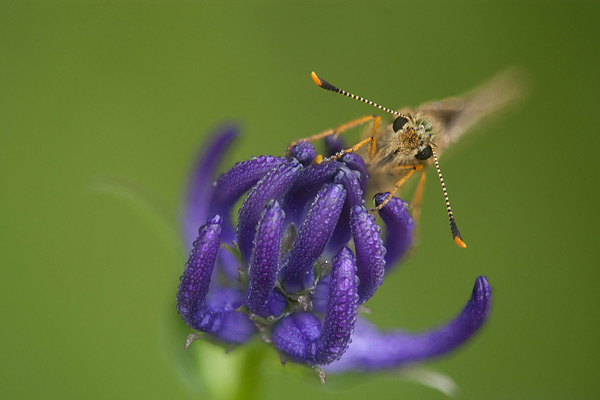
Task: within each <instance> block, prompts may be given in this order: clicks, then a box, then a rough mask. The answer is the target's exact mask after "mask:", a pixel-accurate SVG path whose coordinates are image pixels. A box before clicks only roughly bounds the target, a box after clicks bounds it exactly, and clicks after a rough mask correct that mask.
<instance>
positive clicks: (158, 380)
mask: <svg viewBox="0 0 600 400" xmlns="http://www.w3.org/2000/svg"><path fill="white" fill-rule="evenodd" d="M598 21H599V13H598V3H597V2H589V3H586V2H575V1H569V2H566V1H565V2H543V1H486V2H476V1H453V2H448V1H441V0H439V1H438V0H430V1H425V2H421V1H387V2H381V1H368V2H367V1H364V2H352V1H344V2H341V1H340V2H320V1H319V2H318V1H311V2H302V3H294V2H275V1H273V2H265V1H253V2H241V1H220V2H201V1H198V2H182V1H146V2H113V1H92V2H79V3H77V2H68V1H62V2H54V3H53V4H49V3H45V2H18V1H12V2H2V5H0V184H1V188H0V199H1V201H0V204H1V208H0V213H1V215H0V227H1V229H0V235H1V237H0V254H1V256H0V260H1V264H0V265H1V268H2V269H1V271H2V277H1V278H0V282H1V283H0V285H1V288H0V299H1V311H0V312H1V315H2V323H1V327H0V349H1V352H0V354H1V356H0V381H1V385H0V393H1V397H2V398H6V399H9V398H10V399H13V398H22V399H32V398H45V399H54V398H56V399H58V398H60V399H68V398H86V399H95V398H99V399H100V398H102V399H103V398H148V399H150V398H157V399H159V398H160V399H165V398H169V399H173V398H178V399H194V398H207V399H210V398H218V397H219V395H217V394H215V393H217V392H218V391H219V390H223V391H225V392H226V391H227V390H231V388H234V387H236V385H238V386H239V387H242V388H245V389H243V390H247V391H248V393H250V392H252V393H254V394H255V395H258V396H260V397H261V398H264V399H275V398H277V399H281V398H284V399H289V400H291V399H306V398H309V397H311V398H320V397H323V396H325V395H327V396H329V398H331V399H345V400H348V399H354V398H356V399H364V398H366V397H368V398H373V399H374V398H390V396H392V397H393V398H406V399H412V398H419V399H442V398H445V395H444V394H442V393H440V392H438V391H436V390H433V389H431V388H429V387H426V386H423V385H420V384H417V383H414V382H412V381H410V380H407V379H406V377H405V376H404V375H399V374H397V373H387V374H376V375H368V376H356V375H355V376H352V377H340V378H336V379H332V380H331V382H330V384H328V385H326V386H325V387H323V386H321V385H320V384H319V383H318V380H317V379H316V378H315V377H314V376H313V375H312V374H311V373H310V372H307V373H305V370H304V369H299V368H297V367H294V366H292V365H286V366H285V367H281V365H280V364H279V360H278V357H277V355H276V353H275V352H273V351H267V352H264V351H263V350H262V349H263V346H261V344H260V343H255V344H254V345H252V346H249V347H248V348H247V349H241V350H240V349H238V350H236V351H234V352H232V353H231V354H230V355H229V356H223V350H222V349H220V348H218V347H214V346H211V345H208V344H198V346H197V349H196V350H189V351H188V352H187V353H186V352H184V351H183V350H182V348H181V345H182V344H183V340H184V338H185V334H186V330H185V329H184V328H183V327H182V326H181V323H180V322H179V321H178V319H177V315H176V313H175V311H174V296H175V290H176V288H177V284H178V278H179V275H180V273H181V271H182V269H183V263H184V261H185V254H184V252H183V244H182V243H180V242H179V240H178V238H177V236H176V235H177V229H178V225H177V224H178V210H179V206H180V203H181V197H182V196H181V195H182V192H183V188H184V184H185V181H186V174H187V171H188V168H189V166H190V164H191V162H192V159H193V157H194V155H195V154H196V153H197V151H198V148H199V146H200V145H201V143H202V142H203V141H204V140H205V139H206V138H207V137H208V136H209V135H210V134H211V132H212V131H213V129H214V128H215V126H218V125H219V124H221V123H222V122H223V121H231V120H234V121H237V122H238V123H239V124H240V126H241V130H242V136H241V138H240V140H239V141H238V143H237V146H236V147H235V148H234V149H233V151H232V152H231V154H230V157H229V158H228V159H227V160H226V161H225V163H224V167H227V166H230V165H232V164H233V163H234V162H235V161H236V160H241V159H245V158H248V157H249V156H252V155H258V154H267V153H270V154H281V153H282V152H283V151H284V148H285V147H286V145H287V144H288V143H289V142H290V141H291V140H293V139H296V138H298V137H303V136H308V135H310V134H313V133H316V132H319V131H321V130H323V129H326V128H329V127H332V126H334V125H336V124H339V123H342V122H345V121H347V120H350V119H352V118H355V117H357V116H360V115H365V114H370V113H372V112H373V110H372V109H370V108H369V107H367V106H366V105H363V104H360V103H358V102H353V101H350V100H348V99H344V98H342V97H339V96H338V97H336V96H334V95H332V94H328V93H325V92H324V91H322V90H319V89H317V88H316V87H315V86H314V84H313V83H312V82H311V80H310V78H309V74H310V71H312V70H315V71H317V72H318V73H319V74H320V75H321V76H322V77H324V78H325V79H327V80H329V81H331V82H333V83H334V84H337V85H339V86H341V87H343V88H345V89H347V90H349V91H351V92H354V93H357V94H360V95H362V96H365V97H367V98H370V99H372V100H375V101H378V102H380V103H381V104H384V105H386V106H388V107H392V108H398V107H401V106H407V105H418V104H419V103H421V102H424V101H428V100H434V99H440V98H444V97H447V96H451V95H455V94H459V93H462V92H464V91H465V90H468V89H471V88H473V87H475V86H476V85H478V84H480V83H482V82H484V81H485V80H487V79H488V78H490V77H491V76H493V75H494V74H495V73H497V72H499V71H501V70H503V69H505V68H507V67H510V66H517V67H520V68H521V69H522V70H523V71H524V74H525V76H526V77H527V80H528V82H529V95H528V97H527V98H525V99H524V100H523V101H522V102H521V103H519V104H518V106H516V107H514V108H512V109H511V110H509V111H507V112H505V113H502V114H500V115H499V116H498V117H497V118H495V119H494V120H493V121H492V122H491V123H489V124H486V125H484V126H482V127H481V128H478V129H476V130H475V131H474V132H472V134H471V135H470V136H468V137H467V138H465V140H463V141H461V143H460V144H459V145H457V146H455V147H453V148H451V149H450V150H449V151H448V152H446V153H445V154H444V157H443V159H442V168H443V172H444V176H445V178H446V182H447V184H448V188H449V191H450V196H451V199H452V202H453V208H454V211H455V215H456V217H457V221H458V222H459V225H460V227H461V230H462V232H463V234H464V237H465V240H466V241H467V243H468V244H469V248H468V249H467V250H461V249H459V248H458V247H456V246H455V245H454V244H453V243H452V241H451V239H450V235H449V233H448V227H447V217H446V214H445V209H444V206H443V200H442V195H441V192H440V188H439V185H438V184H437V183H436V182H435V181H436V179H435V172H434V171H433V170H431V171H429V180H428V183H429V184H428V185H427V187H426V190H425V200H424V204H423V213H422V226H421V241H420V245H419V247H418V249H417V251H416V252H415V253H414V256H413V257H412V258H411V259H410V260H408V261H407V262H405V263H404V265H403V266H402V268H399V269H398V270H397V271H396V272H395V273H394V274H393V275H390V276H388V277H387V279H386V281H385V283H384V286H383V287H382V288H381V290H380V291H379V292H378V294H377V295H376V296H375V298H374V299H373V300H372V301H371V302H370V303H369V304H370V308H371V310H372V314H371V319H372V320H374V321H375V322H376V323H377V324H378V325H379V326H382V327H386V328H392V327H399V326H401V327H405V328H408V329H414V330H418V329H424V328H427V327H430V326H432V325H435V324H438V323H440V322H442V321H445V320H447V319H449V318H450V317H452V316H453V315H454V314H455V313H457V312H458V311H459V310H460V309H461V308H462V306H463V305H464V302H465V300H466V299H467V298H468V295H469V293H470V290H471V288H472V284H473V282H474V279H475V277H476V276H477V275H487V276H488V278H489V280H490V282H491V284H492V285H493V289H494V304H493V312H492V315H491V319H490V321H489V323H488V324H487V325H486V326H485V329H483V331H482V332H480V334H479V335H477V337H476V338H475V339H474V340H472V341H471V342H469V343H468V345H466V346H465V347H463V348H462V349H461V350H460V351H458V352H456V353H453V354H452V355H451V356H449V357H447V358H444V359H442V360H438V361H435V362H431V363H427V364H426V367H427V368H429V369H431V370H433V371H437V372H439V373H443V374H446V375H448V376H450V377H451V378H452V379H453V380H454V381H455V382H456V384H457V385H458V386H459V387H460V392H459V393H458V395H457V397H458V398H462V399H509V398H510V399H562V398H578V399H585V398H597V396H598V383H597V382H598V378H597V375H598V372H599V371H598V367H597V358H598V355H599V354H598V353H599V351H598V350H599V349H598V347H599V346H598V336H599V334H600V329H599V326H598V300H599V295H598V283H597V282H598V278H599V277H600V273H599V272H598V265H599V263H598V260H597V251H598V247H599V244H600V243H599V240H598V239H599V234H598V223H599V222H600V221H599V218H598V207H597V199H598V194H599V192H598V184H599V181H598V172H599V171H598V166H597V163H596V160H595V158H596V155H595V154H596V153H597V150H598V148H599V145H600V132H599V128H598V123H597V116H598V110H597V108H598V96H599V93H600V92H599V90H600V85H599V78H598V67H599V64H598V61H599V56H598V55H599V51H598V42H599V40H600V35H599V33H600V32H599V25H598ZM156 210H158V211H159V212H158V214H157V213H156ZM196 344H197V343H195V344H194V345H196ZM240 355H241V356H240ZM242 356H243V357H246V360H248V359H250V360H252V362H250V363H248V362H247V363H246V364H244V365H242V366H241V367H240V364H239V363H237V364H236V362H237V361H235V360H236V357H238V358H239V357H242ZM198 360H199V361H198ZM202 363H204V364H203V365H200V366H199V364H202ZM236 368H237V369H236ZM239 368H242V369H244V368H245V369H246V372H244V373H243V374H242V377H243V379H242V380H241V381H240V380H239V379H238V378H236V376H237V377H239V371H238V370H239ZM198 370H200V371H201V372H200V373H201V374H204V375H203V376H202V377H200V376H195V375H194V374H197V373H198ZM202 371H204V372H202ZM207 376H208V379H207V378H206V377H207ZM236 379H237V380H236ZM207 382H208V383H207ZM219 387H220V388H221V389H219ZM228 388H229V389H228ZM243 390H242V393H243ZM223 393H224V392H223ZM223 396H224V395H223Z"/></svg>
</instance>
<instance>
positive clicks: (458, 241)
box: [431, 147, 467, 249]
mask: <svg viewBox="0 0 600 400" xmlns="http://www.w3.org/2000/svg"><path fill="white" fill-rule="evenodd" d="M431 151H432V152H433V160H434V161H435V169H436V171H437V174H438V176H439V177H440V182H441V183H442V191H443V192H444V200H445V201H446V210H448V219H449V220H450V231H451V232H452V237H453V238H454V242H455V243H456V244H457V245H458V246H459V247H462V248H463V249H464V248H466V247H467V244H466V243H465V242H464V241H463V239H462V236H461V235H460V232H459V230H458V227H457V226H456V222H454V215H452V208H450V200H448V192H447V191H446V184H445V183H444V178H443V177H442V171H441V170H440V164H439V163H438V159H437V155H436V154H435V150H433V147H431Z"/></svg>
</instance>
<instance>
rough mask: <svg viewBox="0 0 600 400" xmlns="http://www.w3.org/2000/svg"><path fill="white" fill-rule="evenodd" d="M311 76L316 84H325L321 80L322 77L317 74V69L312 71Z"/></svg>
mask: <svg viewBox="0 0 600 400" xmlns="http://www.w3.org/2000/svg"><path fill="white" fill-rule="evenodd" d="M310 77H311V78H312V80H313V82H314V83H315V85H317V86H321V85H322V84H323V82H321V79H319V77H318V76H317V74H315V71H313V72H311V73H310Z"/></svg>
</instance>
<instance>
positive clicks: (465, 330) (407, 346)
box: [328, 276, 490, 372]
mask: <svg viewBox="0 0 600 400" xmlns="http://www.w3.org/2000/svg"><path fill="white" fill-rule="evenodd" d="M489 307H490V286H489V284H488V282H487V280H486V278H485V277H482V276H480V277H478V278H477V280H476V281H475V287H474V288H473V292H472V294H471V298H470V300H469V301H468V302H467V305H466V306H465V308H464V309H463V311H462V312H461V313H460V314H459V315H458V317H456V318H455V319H454V320H452V321H451V322H449V323H448V324H446V325H444V326H442V327H441V328H438V329H434V330H431V331H428V332H424V333H418V334H414V333H408V332H403V331H393V332H380V331H378V330H377V328H375V327H374V326H373V325H371V324H370V323H368V322H366V321H364V320H361V319H359V321H358V322H357V324H356V330H355V332H354V335H353V337H352V344H350V347H349V348H348V350H347V351H346V353H345V354H344V355H343V356H342V358H341V359H340V360H339V361H337V362H335V363H333V364H331V365H330V366H329V367H328V371H330V372H342V371H347V370H363V371H376V370H380V369H387V368H397V367H400V366H403V365H406V364H409V363H413V362H416V361H422V360H426V359H428V358H432V357H437V356H441V355H443V354H446V353H448V352H450V351H452V350H454V349H455V348H457V347H458V346H460V345H461V344H463V343H464V342H465V341H467V340H468V339H469V338H470V337H471V336H472V335H473V334H474V333H475V332H477V331H478V330H479V328H480V327H481V326H482V325H483V323H484V322H485V320H486V317H487V314H488V310H489Z"/></svg>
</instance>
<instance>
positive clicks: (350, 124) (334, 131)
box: [285, 115, 381, 162]
mask: <svg viewBox="0 0 600 400" xmlns="http://www.w3.org/2000/svg"><path fill="white" fill-rule="evenodd" d="M369 121H374V124H373V136H372V141H373V144H372V145H371V152H372V153H373V154H375V151H376V147H375V134H376V133H377V131H379V123H380V121H381V117H379V116H376V115H368V116H366V117H361V118H357V119H354V120H352V121H349V122H346V123H345V124H341V125H339V126H336V127H335V128H333V129H328V130H326V131H323V132H320V133H317V134H316V135H313V136H309V137H307V138H303V139H298V140H295V141H293V142H292V143H290V145H289V146H288V148H287V150H286V152H285V153H286V155H289V154H290V150H291V149H292V147H294V146H295V145H297V144H298V143H300V142H302V141H303V140H306V141H308V142H314V141H315V140H319V139H324V138H326V137H327V136H331V135H336V136H337V135H340V134H341V133H344V132H346V131H347V130H349V129H352V128H354V127H356V126H359V125H362V124H364V123H366V122H369ZM369 141H371V139H369ZM361 143H362V142H361ZM363 144H365V143H363ZM354 147H356V146H353V148H354ZM359 147H360V146H359ZM355 150H356V149H355ZM355 150H354V151H355ZM350 152H351V151H350V150H344V154H346V153H350ZM371 152H370V153H371ZM344 154H342V155H344ZM336 156H337V154H336ZM336 156H334V157H336ZM340 157H341V156H340ZM337 158H339V157H337ZM337 158H335V159H337ZM317 160H318V162H321V161H322V160H323V156H318V159H317Z"/></svg>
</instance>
